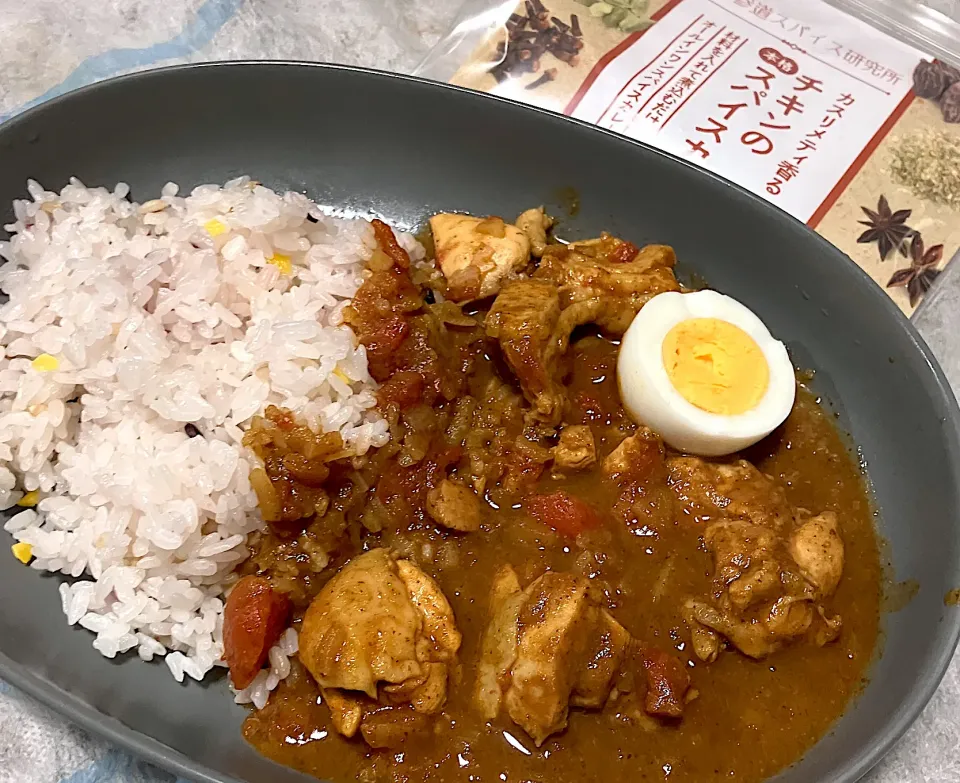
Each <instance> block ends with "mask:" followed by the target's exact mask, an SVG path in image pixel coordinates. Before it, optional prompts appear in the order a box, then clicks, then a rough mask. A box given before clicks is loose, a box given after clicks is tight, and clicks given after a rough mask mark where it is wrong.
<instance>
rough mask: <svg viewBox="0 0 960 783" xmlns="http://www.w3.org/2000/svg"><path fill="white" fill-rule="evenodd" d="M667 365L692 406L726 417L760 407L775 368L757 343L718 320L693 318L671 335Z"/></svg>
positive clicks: (666, 351) (665, 354)
mask: <svg viewBox="0 0 960 783" xmlns="http://www.w3.org/2000/svg"><path fill="white" fill-rule="evenodd" d="M663 366H664V368H665V369H666V371H667V377H668V378H669V379H670V383H672V384H673V387H674V388H675V389H676V390H677V391H678V392H679V393H680V395H681V396H682V397H683V398H684V399H685V400H686V401H687V402H689V403H691V404H692V405H696V406H697V407H698V408H700V409H702V410H705V411H707V412H709V413H717V414H720V415H722V416H736V415H737V414H740V413H746V412H747V411H749V410H751V409H752V408H754V407H756V405H757V403H759V402H760V400H762V399H763V395H764V394H766V391H767V386H768V384H769V383H770V368H769V366H768V365H767V360H766V357H765V356H764V355H763V351H761V350H760V346H759V345H757V343H756V341H755V340H754V339H753V338H752V337H751V336H750V335H749V334H747V333H746V332H745V331H743V329H741V328H740V327H738V326H734V325H733V324H731V323H729V322H727V321H721V320H719V319H717V318H691V319H689V320H686V321H681V322H680V323H678V324H677V325H676V326H674V327H673V328H672V329H671V330H670V331H669V332H667V336H666V337H665V338H664V340H663Z"/></svg>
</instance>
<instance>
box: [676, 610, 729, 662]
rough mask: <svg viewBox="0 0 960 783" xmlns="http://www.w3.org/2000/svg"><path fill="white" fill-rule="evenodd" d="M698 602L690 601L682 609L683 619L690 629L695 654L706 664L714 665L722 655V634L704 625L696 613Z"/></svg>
mask: <svg viewBox="0 0 960 783" xmlns="http://www.w3.org/2000/svg"><path fill="white" fill-rule="evenodd" d="M699 603H701V602H698V601H693V600H688V601H687V602H686V603H685V604H684V605H683V609H682V614H683V619H684V620H685V621H686V623H687V626H689V628H690V640H691V642H692V644H693V652H694V653H695V654H696V656H697V657H698V658H699V659H700V660H701V661H703V662H705V663H713V662H714V661H715V660H717V658H718V657H719V655H720V650H721V648H722V647H723V639H722V638H721V636H720V634H718V633H717V632H716V631H714V630H713V629H712V628H709V627H708V626H706V625H703V624H702V623H701V622H700V621H699V620H698V619H697V614H696V612H695V606H697V605H698V604H699Z"/></svg>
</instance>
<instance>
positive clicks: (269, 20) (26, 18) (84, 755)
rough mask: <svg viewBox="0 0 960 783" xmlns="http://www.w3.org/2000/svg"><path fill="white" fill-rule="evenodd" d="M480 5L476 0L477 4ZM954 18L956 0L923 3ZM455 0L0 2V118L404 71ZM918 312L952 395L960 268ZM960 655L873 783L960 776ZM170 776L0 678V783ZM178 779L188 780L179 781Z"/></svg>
mask: <svg viewBox="0 0 960 783" xmlns="http://www.w3.org/2000/svg"><path fill="white" fill-rule="evenodd" d="M473 1H475V0H473ZM928 4H929V5H931V6H933V7H936V8H938V9H939V10H941V11H943V12H945V13H948V14H951V15H953V16H954V18H956V19H958V21H960V0H928ZM459 5H460V2H459V0H439V1H438V0H352V2H349V3H348V2H345V1H344V0H165V2H162V3H158V2H151V0H106V2H104V0H74V2H65V0H31V2H23V0H0V41H2V42H3V46H2V47H0V74H2V76H0V120H2V119H4V118H6V117H9V116H11V115H12V114H15V113H17V112H19V111H21V110H23V109H25V108H28V107H29V106H32V105H34V104H36V103H38V102H40V101H42V100H45V99H47V98H50V97H53V96H55V95H58V94H60V93H62V92H66V91H67V90H70V89H73V88H75V87H79V86H81V85H83V84H86V83H89V82H92V81H96V80H99V79H104V78H108V77H110V76H114V75H117V74H119V73H124V72H128V71H132V70H138V69H142V68H149V67H154V66H159V65H164V64H171V63H175V62H200V61H206V60H223V59H260V58H269V59H298V60H312V61H332V62H341V63H350V64H356V65H368V66H374V67H377V68H383V69H386V70H393V71H401V72H408V71H410V70H411V69H412V68H413V67H414V66H415V65H416V64H417V63H418V62H419V60H420V59H421V58H422V57H423V56H424V55H425V54H426V53H427V51H429V49H430V48H431V47H432V46H433V45H434V44H435V43H436V42H437V41H438V40H439V39H440V38H441V36H442V35H443V33H444V31H445V30H446V29H447V27H448V26H449V25H450V24H451V22H452V20H453V19H454V18H455V16H456V14H457V11H458V7H459ZM914 321H915V323H916V325H917V327H918V329H919V330H920V332H921V334H922V335H923V336H924V338H925V339H926V341H927V343H928V344H929V345H930V347H931V348H932V349H933V351H934V353H935V354H936V355H937V357H938V358H939V360H940V363H941V364H942V365H943V368H944V370H945V372H946V374H947V376H948V378H949V379H950V381H951V384H952V385H953V388H954V389H955V390H960V342H958V341H957V340H956V339H955V338H954V335H955V334H956V333H957V331H958V328H960V266H958V265H957V264H953V265H952V266H951V267H949V268H948V269H947V271H946V272H945V273H944V274H943V275H941V277H940V280H939V281H938V284H937V287H936V288H935V289H934V290H933V291H932V292H931V293H930V294H929V295H928V298H927V301H926V302H925V303H924V305H923V306H922V308H921V309H920V311H918V313H917V314H916V315H915V317H914ZM958 718H960V658H954V661H953V663H952V664H951V666H950V669H949V671H948V672H947V675H946V677H945V678H944V680H943V684H942V685H941V686H940V689H939V690H938V691H937V693H936V695H935V696H934V697H933V700H932V701H931V703H930V705H929V706H928V707H927V709H926V711H925V712H924V713H923V715H922V716H921V717H920V719H919V720H918V721H917V723H916V724H915V725H914V726H913V728H911V729H910V731H909V732H908V733H907V735H906V736H905V737H904V739H903V740H902V741H901V742H900V744H899V745H898V746H897V748H896V749H895V750H894V751H893V752H892V753H890V755H889V756H888V757H887V758H886V759H884V760H883V761H882V762H881V763H880V765H879V766H878V767H877V768H876V769H875V770H874V771H873V772H871V773H870V774H869V775H868V776H867V777H866V778H865V780H867V781H869V783H960V720H958ZM60 781H63V782H64V783H140V782H141V781H142V782H143V783H148V782H149V783H159V782H160V781H163V783H173V781H175V778H174V776H172V775H170V774H169V773H166V772H163V771H161V770H158V769H156V768H155V767H152V766H151V765H149V764H146V763H145V762H142V761H140V760H138V759H135V758H132V757H130V756H129V755H127V754H126V753H124V752H123V751H121V750H119V749H117V748H115V747H112V746H110V745H108V744H106V743H104V742H102V741H100V740H99V739H98V738H96V737H92V736H90V735H88V734H87V733H86V732H84V731H82V730H81V729H79V728H77V727H76V726H73V725H72V724H70V723H69V722H67V721H64V720H63V719H61V718H60V717H58V716H57V715H55V714H54V713H52V712H51V711H49V710H48V709H46V708H45V707H43V706H41V705H39V704H37V703H36V702H34V701H32V700H31V699H29V698H28V697H26V696H25V695H23V694H22V693H19V692H17V691H16V690H15V689H13V688H11V687H9V686H7V685H6V684H5V683H3V682H0V783H59V782H60ZM178 783H189V782H188V781H179V782H178Z"/></svg>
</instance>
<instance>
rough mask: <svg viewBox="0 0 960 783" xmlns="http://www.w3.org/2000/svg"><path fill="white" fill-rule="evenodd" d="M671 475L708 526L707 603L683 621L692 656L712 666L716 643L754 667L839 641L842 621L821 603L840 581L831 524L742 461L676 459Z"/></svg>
mask: <svg viewBox="0 0 960 783" xmlns="http://www.w3.org/2000/svg"><path fill="white" fill-rule="evenodd" d="M667 468H668V474H669V479H668V481H669V484H670V486H671V488H672V490H673V491H674V493H675V494H676V495H677V497H678V498H679V500H680V502H681V504H682V505H683V506H684V509H685V511H686V512H687V513H688V514H690V515H691V516H693V517H694V518H696V519H697V520H698V521H700V522H704V523H707V525H706V529H705V531H704V543H705V544H706V547H707V550H708V551H709V552H710V554H711V556H712V558H713V565H714V574H713V576H714V592H713V595H712V596H711V598H710V600H708V601H699V600H698V601H693V602H691V603H688V604H687V607H686V609H685V613H684V615H685V618H686V620H687V623H688V625H690V628H691V631H692V641H693V648H694V651H695V652H696V654H697V656H698V657H699V658H701V659H702V660H705V661H712V660H715V659H716V657H717V655H718V654H719V651H720V647H721V637H724V638H726V639H727V640H728V641H729V642H730V643H731V644H733V645H734V646H735V647H736V648H738V649H739V650H740V651H741V652H742V653H744V654H745V655H748V656H750V657H753V658H763V657H765V656H767V655H769V654H770V653H772V652H773V651H774V650H777V649H779V648H780V647H781V646H783V645H784V644H786V643H789V642H791V641H794V640H796V639H799V638H801V637H808V638H809V639H810V640H812V641H813V642H814V643H816V644H820V645H822V644H826V643H828V642H829V641H832V640H833V639H835V638H836V637H837V635H838V634H839V631H840V627H841V625H842V623H841V620H840V618H839V617H828V615H827V614H826V612H825V610H824V607H823V606H822V605H821V604H820V603H819V602H820V601H822V600H823V599H824V598H827V597H829V596H830V595H831V594H832V593H833V592H834V590H836V587H837V584H838V582H839V581H840V577H841V574H842V572H843V561H844V551H843V541H842V539H841V538H840V533H839V529H838V524H837V518H836V515H835V514H833V513H831V512H825V513H823V514H820V515H818V516H811V515H810V513H809V512H807V511H805V510H803V509H799V510H797V509H794V508H793V507H792V506H790V504H789V503H788V502H787V498H786V494H785V492H784V490H783V488H782V487H780V486H779V485H778V484H776V483H775V482H774V481H773V480H772V479H771V478H769V477H768V476H766V475H764V474H763V473H761V472H760V471H759V470H757V469H756V468H755V467H754V466H753V465H751V464H750V463H749V462H747V461H745V460H739V461H736V462H729V463H724V462H709V461H707V460H703V459H700V458H697V457H675V458H673V459H670V460H668V461H667Z"/></svg>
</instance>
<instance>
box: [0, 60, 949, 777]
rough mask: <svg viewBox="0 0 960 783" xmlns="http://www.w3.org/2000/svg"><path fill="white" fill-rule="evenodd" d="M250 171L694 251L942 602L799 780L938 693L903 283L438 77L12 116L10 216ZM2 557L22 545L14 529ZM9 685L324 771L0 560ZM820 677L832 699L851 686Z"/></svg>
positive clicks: (667, 173) (255, 70)
mask: <svg viewBox="0 0 960 783" xmlns="http://www.w3.org/2000/svg"><path fill="white" fill-rule="evenodd" d="M242 173H247V174H250V175H251V176H253V177H254V178H255V179H258V180H261V181H263V182H265V183H266V184H268V185H270V186H271V187H274V188H290V189H293V190H298V191H303V192H306V193H308V194H309V195H311V196H312V197H314V198H316V199H317V200H318V201H320V202H323V203H326V204H333V205H338V206H340V207H343V208H346V209H351V210H356V211H359V212H361V213H368V212H373V213H376V214H379V215H382V216H383V217H385V218H386V219H388V220H391V221H394V222H397V223H400V224H402V225H407V226H413V225H417V224H419V223H421V221H422V220H423V219H424V217H425V216H427V215H428V214H430V213H431V212H436V211H441V210H466V211H469V212H473V213H476V214H504V215H513V214H517V213H519V212H520V211H521V209H523V208H526V207H529V206H530V205H531V204H538V203H544V202H545V203H547V204H548V205H549V204H555V203H556V202H557V199H558V195H557V194H558V191H559V190H560V189H563V188H569V187H574V188H576V189H577V191H578V192H579V195H580V199H581V203H582V209H581V210H580V212H579V214H578V215H577V216H576V218H575V219H571V220H568V221H567V222H566V223H565V225H564V231H565V232H566V233H567V234H570V235H578V236H587V235H590V234H594V235H595V234H597V233H598V232H599V231H601V230H609V231H612V232H615V233H617V234H619V235H621V236H624V237H626V238H627V239H630V240H632V241H633V242H635V243H637V244H642V243H645V242H663V243H667V244H671V245H673V246H674V247H675V248H676V250H677V255H678V257H679V258H680V259H681V268H682V270H686V271H687V272H690V271H695V272H696V273H697V274H698V275H701V276H702V277H703V278H705V279H706V280H708V281H709V282H710V284H711V285H712V286H713V287H715V288H717V289H718V290H720V291H724V292H726V293H728V294H731V295H732V296H735V297H737V298H738V299H741V300H742V301H744V302H745V303H746V304H747V305H748V306H749V307H751V308H753V310H754V311H756V313H757V314H758V315H759V316H760V317H761V318H763V319H764V321H766V323H767V324H768V325H769V326H770V329H771V331H772V332H773V333H774V334H776V335H778V336H780V337H781V338H783V339H785V340H786V342H787V343H788V346H789V348H790V350H791V352H792V354H793V357H794V360H795V361H796V362H797V363H798V364H799V365H801V366H807V367H813V368H815V369H816V371H817V376H816V386H817V388H818V390H819V391H820V392H821V393H822V394H824V395H825V397H826V398H828V399H829V400H830V401H831V403H832V404H833V406H834V407H835V409H836V410H837V411H838V413H839V415H840V422H841V426H843V427H844V428H845V429H846V430H848V431H849V432H850V433H852V436H853V439H854V441H855V442H856V443H857V444H858V446H859V448H860V450H861V452H862V458H863V460H864V461H865V463H866V465H867V466H868V470H869V476H870V479H871V480H872V482H873V485H874V488H875V492H876V500H877V505H878V508H879V509H880V517H879V526H880V531H881V533H882V534H883V535H884V536H885V537H886V538H887V539H888V540H889V542H890V552H891V557H892V560H893V563H892V565H893V568H894V571H895V573H896V577H897V579H900V580H907V579H915V580H917V581H918V582H919V585H920V591H919V594H918V595H917V597H916V598H915V599H914V600H913V601H912V602H911V603H910V604H909V605H908V606H907V607H906V608H905V609H903V610H902V611H900V612H898V613H897V614H894V615H890V616H889V617H888V618H887V621H886V634H885V645H884V650H883V655H882V657H881V658H880V660H879V661H878V662H877V664H876V665H875V667H874V669H873V672H872V680H871V683H870V684H869V685H868V686H867V687H866V689H865V690H864V692H863V694H862V696H861V697H860V698H859V699H858V700H857V701H856V702H855V703H854V705H853V706H852V707H851V708H850V710H849V711H848V712H847V714H846V715H845V716H844V717H843V718H842V719H841V720H840V721H839V723H838V724H837V725H836V727H835V730H834V731H833V732H832V733H831V734H830V735H829V736H827V737H825V738H824V739H822V740H821V741H820V743H819V744H818V745H816V747H814V748H813V749H812V750H811V751H810V752H809V753H808V754H807V755H806V756H805V757H804V758H803V760H802V761H801V762H799V763H798V764H797V765H795V766H794V767H792V768H790V769H788V770H786V771H785V772H783V773H782V774H781V775H780V776H778V777H777V778H776V779H777V780H778V781H780V783H801V781H803V782H807V781H812V780H815V781H821V782H822V783H827V782H828V781H838V782H839V781H854V780H856V779H857V778H859V777H860V776H861V775H862V774H863V773H864V772H865V771H866V770H867V769H869V768H870V767H871V766H872V765H873V764H874V763H876V761H877V760H878V759H879V758H880V757H881V756H882V755H883V754H884V753H885V752H886V751H887V750H888V749H889V748H890V747H891V745H892V744H893V743H894V742H895V741H896V740H897V738H898V737H900V735H901V734H902V733H903V732H904V731H905V730H906V728H907V727H908V726H909V725H910V723H911V722H912V721H913V720H914V718H916V716H917V714H918V713H919V712H920V710H921V709H922V708H923V706H924V705H925V704H926V703H927V701H928V699H929V698H930V696H931V695H932V694H933V691H934V690H935V688H936V687H937V684H938V683H939V681H940V678H941V676H942V675H943V672H944V669H945V668H946V666H947V663H948V662H949V660H950V657H951V655H952V653H953V650H954V647H955V644H956V640H957V635H958V631H960V614H958V612H957V610H956V609H950V608H947V607H946V606H945V605H944V594H945V593H946V592H947V591H948V590H951V589H952V588H955V587H958V586H960V552H958V549H960V498H958V488H957V484H958V482H957V476H958V474H960V439H958V418H960V412H958V410H957V406H956V403H955V401H954V398H953V395H952V394H951V392H950V389H949V387H948V386H947V384H946V382H945V380H944V378H943V375H942V373H941V372H940V370H939V368H938V367H937V365H936V362H935V361H934V359H933V357H932V356H931V354H930V352H929V351H928V350H927V348H926V346H925V345H924V344H923V342H922V341H921V340H920V338H919V337H918V336H917V334H916V332H915V331H914V330H913V328H912V327H911V326H910V324H909V323H908V322H907V321H906V319H904V318H903V316H902V315H901V314H900V312H899V311H898V310H897V309H896V308H895V307H894V306H893V304H892V303H891V302H890V301H889V299H888V298H887V296H886V295H885V294H884V292H883V291H881V290H880V289H879V288H878V287H877V286H876V285H875V284H874V283H872V282H871V281H870V280H869V279H868V278H867V277H866V276H865V275H864V274H863V273H862V272H861V271H860V269H859V268H857V267H856V266H855V265H854V264H853V263H851V262H850V261H849V259H847V258H846V257H845V256H843V255H842V254H841V253H840V252H838V251H837V250H836V249H835V248H833V247H832V246H831V245H829V244H828V243H827V242H825V241H824V240H823V239H821V238H820V237H818V236H817V235H816V234H814V233H813V232H811V231H809V230H808V229H807V228H806V227H804V226H803V225H801V224H800V223H798V222H796V221H795V220H793V219H792V218H790V217H788V216H787V215H785V214H784V213H782V212H779V211H778V210H776V209H774V208H773V207H771V206H769V205H767V204H766V203H764V202H763V201H761V200H760V199H758V198H756V197H754V196H752V195H750V194H748V193H746V192H745V191H743V190H741V189H739V188H737V187H736V186H734V185H731V184H730V183H729V182H726V181H724V180H722V179H720V178H718V177H714V176H711V175H709V174H705V173H703V172H701V171H699V170H697V169H695V168H694V167H692V166H689V165H687V164H685V163H683V162H681V161H679V160H677V159H675V158H672V157H670V156H667V155H664V154H661V153H659V152H657V151H655V150H653V149H651V148H649V147H646V146H643V145H641V144H636V143H633V142H631V141H628V140H626V139H623V138H620V137H618V136H615V135H612V134H610V133H606V132H604V131H600V130H597V129H595V128H591V127H588V126H587V125H584V124H581V123H577V122H574V121H571V120H567V119H564V118H561V117H558V116H555V115H552V114H548V113H544V112H540V111H536V110H533V109H530V108H525V107H522V106H520V105H517V104H514V103H510V102H507V101H502V100H497V99H493V98H490V97H485V96H481V95H478V94H473V93H470V92H467V91H463V90H457V89H453V88H449V87H444V86H441V85H438V84H433V83H427V82H422V81H417V80H414V79H409V78H403V77H398V76H393V75H387V74H382V73H375V72H369V71H361V70H355V69H348V68H337V67H330V66H310V65H298V64H278V63H237V64H219V65H210V66H188V67H181V68H173V69H167V70H161V71H152V72H146V73H140V74H136V75H133V76H127V77H123V78H120V79H116V80H113V81H110V82H107V83H103V84H100V85H97V86H94V87H89V88H86V89H83V90H80V91H78V92H75V93H72V94H69V95H67V96H64V97H63V98H60V99H57V100H55V101H52V102H50V103H47V104H45V105H43V106H41V107H39V108H37V109H34V110H32V111H30V112H27V113H26V114H24V115H22V116H20V117H17V118H16V119H14V120H12V121H10V122H8V123H7V124H6V125H4V126H2V127H0V210H2V212H0V215H2V217H3V218H4V219H3V221H2V222H3V223H6V222H10V220H12V217H11V216H10V203H11V201H12V200H13V199H14V198H20V197H24V196H25V195H26V192H25V191H26V189H25V182H26V180H27V178H28V177H32V178H35V179H37V180H39V181H40V182H42V183H43V184H44V185H45V186H46V187H48V188H59V187H61V186H62V185H63V184H64V183H65V181H66V180H67V178H68V177H69V176H71V175H75V176H78V177H79V178H80V179H81V180H83V181H84V182H85V183H86V184H87V185H112V184H114V183H116V182H117V181H125V182H128V183H130V185H131V188H132V195H133V197H134V198H137V199H146V198H151V197H153V196H155V195H156V194H157V193H158V192H159V190H160V188H161V187H162V186H163V184H164V183H165V182H167V181H168V180H173V181H176V182H178V183H179V184H180V186H181V190H186V189H189V188H191V187H192V186H194V185H197V184H200V183H204V182H222V181H224V180H226V179H229V178H231V177H234V176H236V175H239V174H242ZM0 542H2V543H3V548H4V549H5V548H6V546H7V545H8V544H9V543H10V539H9V537H8V536H7V535H6V534H5V533H0ZM0 558H5V559H0V563H2V566H0V597H2V607H3V608H2V610H0V677H3V678H4V679H6V680H8V681H10V682H11V683H13V684H14V685H16V686H18V687H20V688H22V689H24V690H25V691H27V692H29V693H31V694H33V695H34V696H36V697H37V698H39V699H40V700H42V701H44V702H46V703H47V704H49V705H51V706H52V707H54V708H55V709H57V710H59V711H60V712H62V713H64V714H65V715H67V716H68V717H70V718H71V719H73V720H75V721H76V722H78V723H80V724H81V725H83V726H85V727H86V728H89V729H92V730H94V731H97V732H100V733H101V734H103V735H105V736H106V737H108V738H109V739H111V740H113V741H115V742H118V743H120V744H121V745H124V746H126V747H127V748H129V749H130V750H132V751H134V752H136V753H138V754H141V755H142V756H145V757H146V758H148V759H150V760H151V761H154V762H156V763H158V764H161V765H163V766H165V767H167V768H169V769H170V770H172V771H175V772H177V773H179V774H181V775H185V776H187V777H189V778H192V779H193V780H196V781H211V782H212V781H218V782H220V781H233V780H245V781H251V783H261V782H263V783H267V781H269V782H270V783H280V781H287V780H290V781H293V780H298V779H299V780H303V779H304V778H303V777H302V776H299V775H297V774H296V773H293V772H290V771H288V770H284V769H281V768H280V767H278V766H276V765H274V764H272V763H271V762H268V761H266V760H265V759H263V758H261V757H260V756H258V755H257V754H256V753H255V752H254V751H252V750H251V749H249V748H248V747H247V746H246V745H245V743H244V742H243V740H242V739H241V736H240V724H241V722H242V720H243V717H244V714H245V711H244V710H243V709H242V708H240V707H237V706H235V705H233V703H232V700H231V698H230V696H229V693H228V691H227V689H226V685H225V683H224V682H223V680H222V678H221V679H215V680H213V681H208V682H205V683H203V684H196V683H189V684H186V685H177V684H176V683H175V682H174V681H173V679H172V678H171V677H170V674H169V672H168V671H167V669H166V667H165V666H163V664H153V665H145V664H143V663H141V662H140V661H139V660H138V659H136V658H135V657H134V658H132V659H131V658H130V657H129V656H128V657H126V658H124V659H122V660H118V661H114V662H111V661H108V660H105V659H104V658H101V657H100V656H99V654H98V653H97V652H96V651H95V650H93V648H92V647H91V646H90V642H91V636H90V635H89V634H88V633H87V632H86V631H83V630H79V629H78V630H73V629H70V628H68V627H67V625H66V623H65V622H64V618H63V616H62V614H61V611H60V606H59V597H58V595H57V584H58V579H57V578H56V577H51V576H40V575H38V574H37V573H36V572H34V571H32V570H30V569H27V568H21V567H19V565H17V564H16V563H15V562H14V561H13V559H12V558H10V557H9V556H8V555H4V554H3V553H2V552H0ZM816 687H821V688H829V687H830V684H829V682H821V683H817V684H816Z"/></svg>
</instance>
